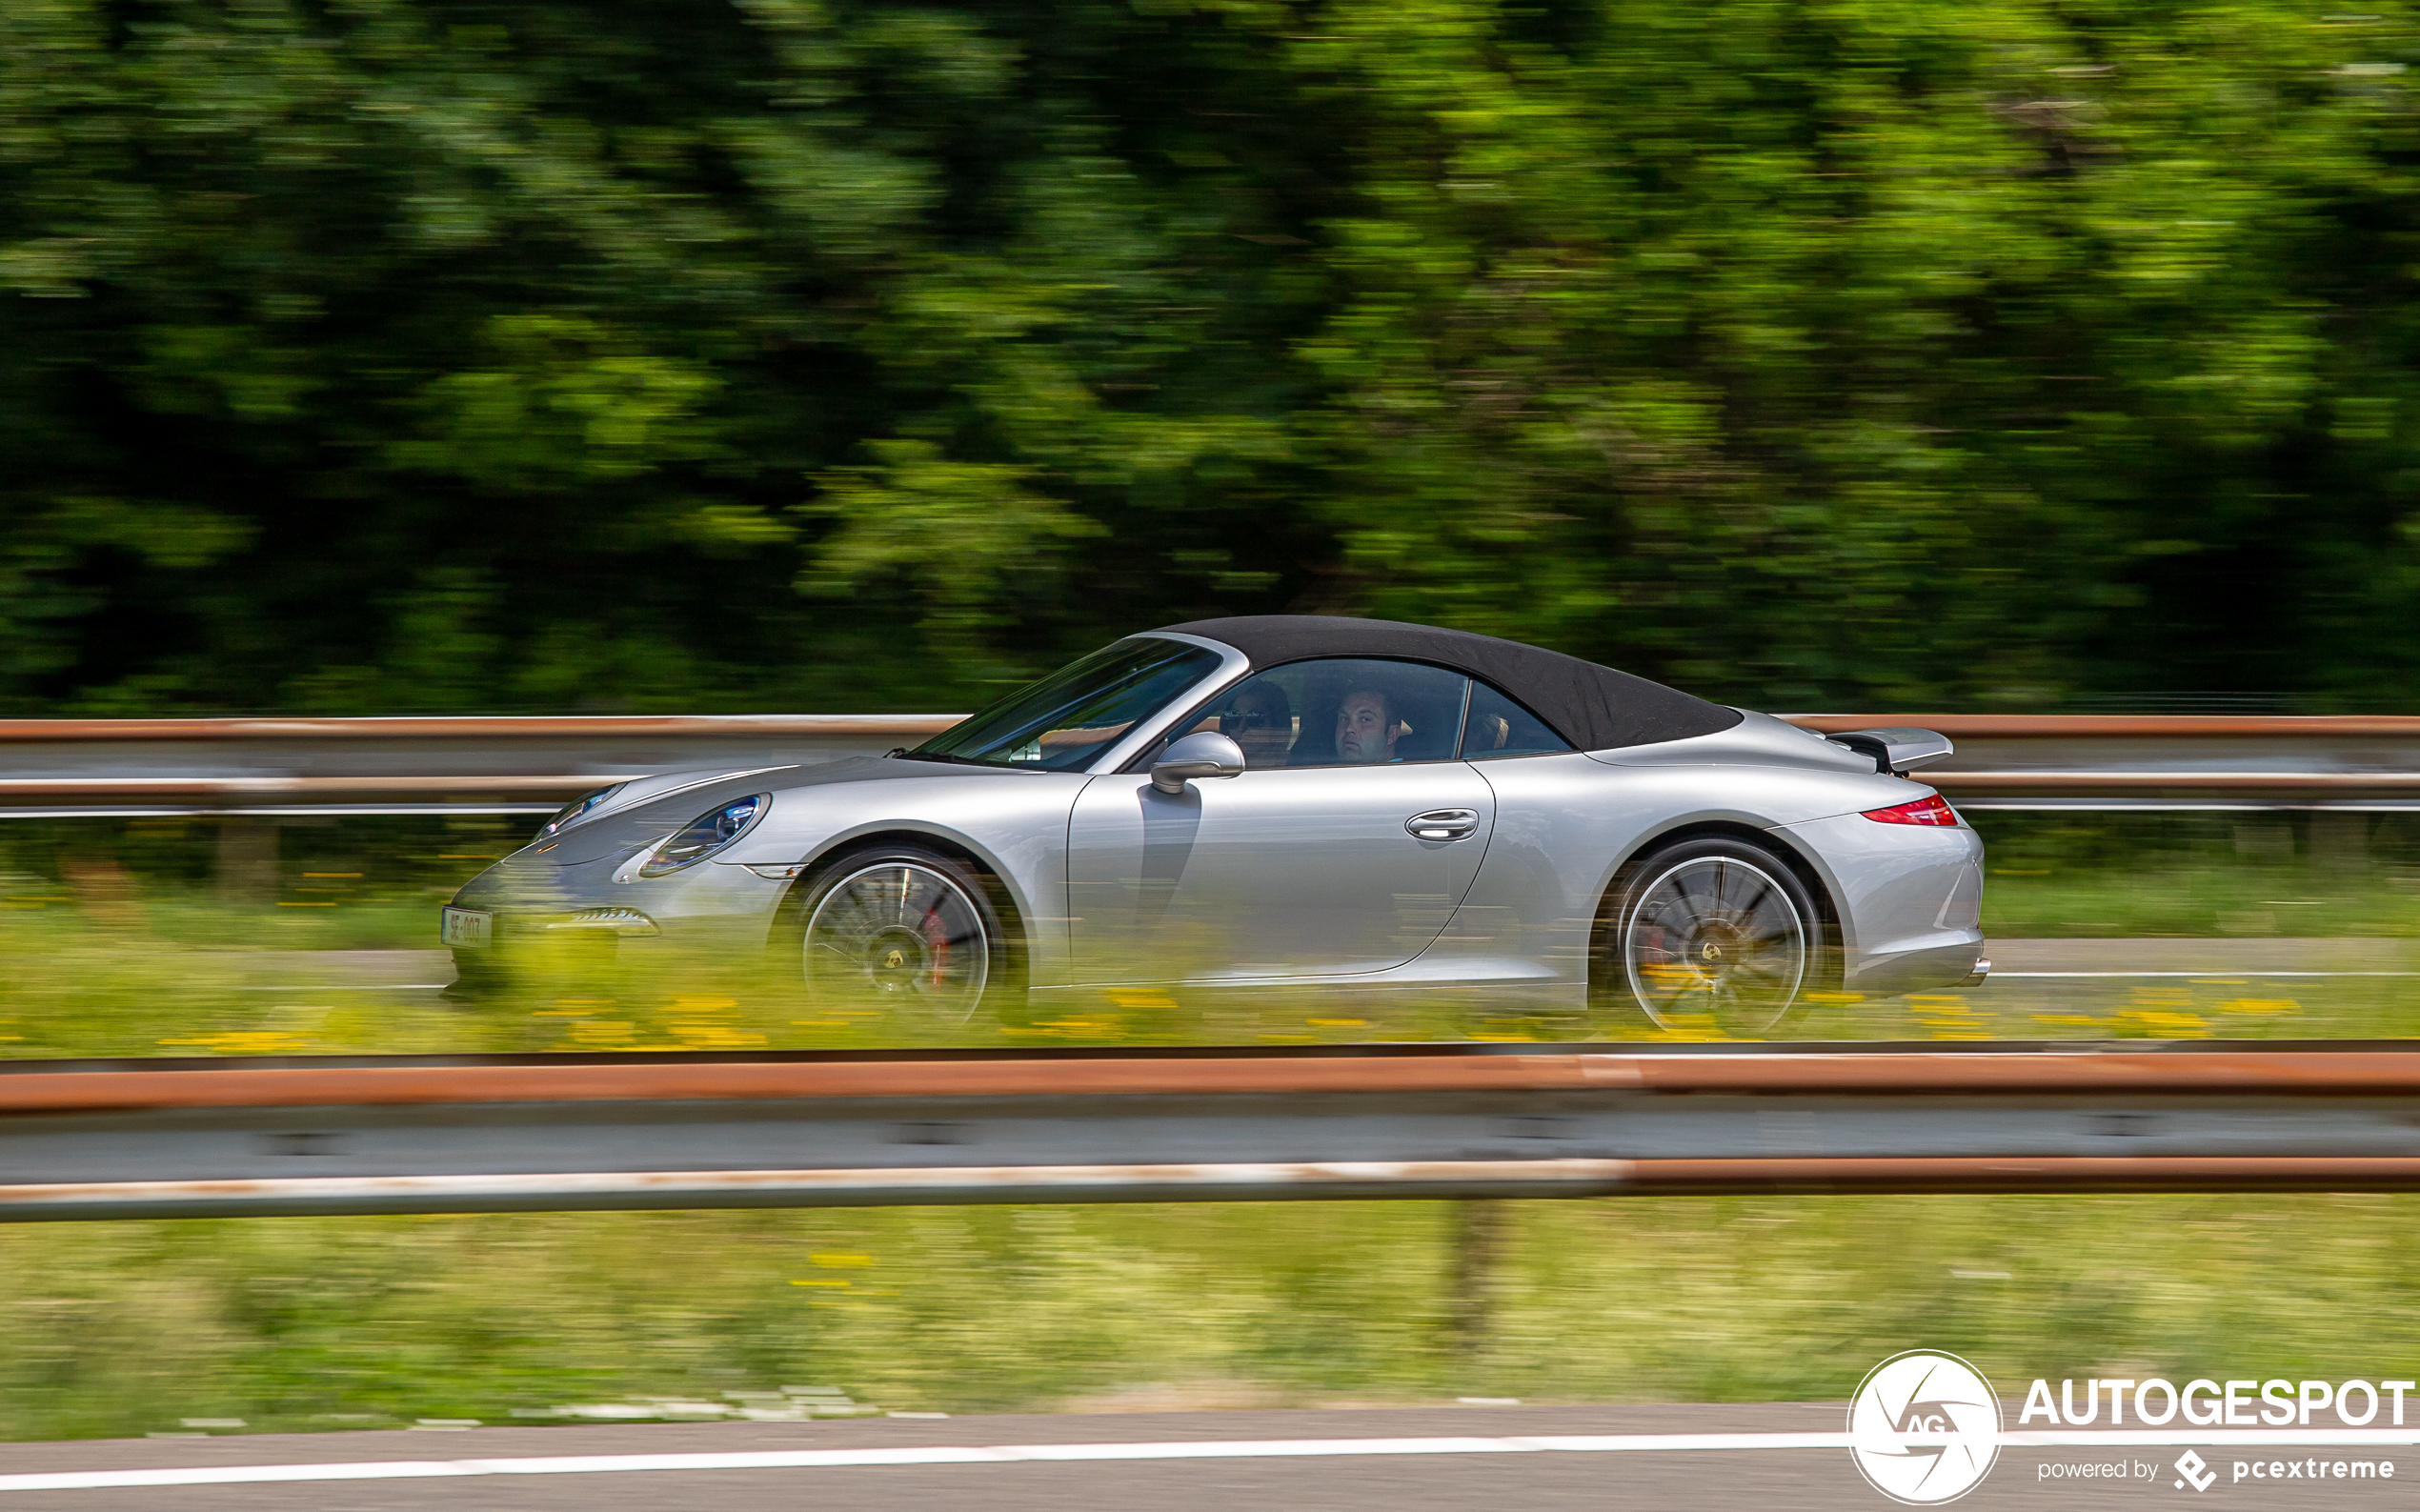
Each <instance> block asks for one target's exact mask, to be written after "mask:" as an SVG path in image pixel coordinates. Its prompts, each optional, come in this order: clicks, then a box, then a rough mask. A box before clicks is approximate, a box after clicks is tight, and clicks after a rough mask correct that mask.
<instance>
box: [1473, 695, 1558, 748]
mask: <svg viewBox="0 0 2420 1512" xmlns="http://www.w3.org/2000/svg"><path fill="white" fill-rule="evenodd" d="M1570 749H1571V742H1570V741H1568V740H1565V739H1564V738H1563V737H1562V736H1559V735H1557V734H1555V733H1554V732H1553V731H1552V730H1549V729H1547V728H1546V722H1545V721H1544V720H1543V719H1541V718H1539V717H1538V716H1536V715H1534V714H1531V713H1530V712H1529V711H1528V710H1526V709H1524V708H1523V707H1522V706H1521V705H1519V704H1517V703H1515V702H1513V701H1512V699H1510V698H1508V697H1506V696H1504V695H1503V694H1502V693H1500V692H1498V691H1497V690H1495V689H1494V688H1491V687H1489V686H1487V684H1485V683H1483V682H1479V681H1476V680H1474V681H1473V682H1472V683H1471V685H1470V712H1469V713H1468V714H1467V715H1465V716H1463V718H1462V759H1463V760H1465V761H1484V760H1486V759H1488V758H1489V757H1491V756H1544V755H1546V754H1547V753H1548V752H1553V751H1568V750H1570Z"/></svg>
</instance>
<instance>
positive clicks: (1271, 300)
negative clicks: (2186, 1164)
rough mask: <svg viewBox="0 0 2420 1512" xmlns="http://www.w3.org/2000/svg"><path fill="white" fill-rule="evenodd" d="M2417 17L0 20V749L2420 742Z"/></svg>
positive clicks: (167, 4) (1917, 12)
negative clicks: (2136, 700) (723, 721)
mask: <svg viewBox="0 0 2420 1512" xmlns="http://www.w3.org/2000/svg"><path fill="white" fill-rule="evenodd" d="M2415 54H2420V15H2415V12H2414V10H2413V8H2412V7H2411V6H2410V5H2408V4H2402V3H2396V4H2390V5H2386V6H2383V7H2379V8H2375V9H2374V10H2372V11H2370V12H2366V13H2363V14H2359V15H2338V14H2333V13H2329V12H2326V11H2325V10H2324V8H2321V7H2318V6H2301V5H2291V4H2283V3H2276V0H2243V3H2216V4H2208V5H2187V6H2169V5H2154V4H2132V5H2113V4H2107V3H2091V0H2087V3H2084V4H2071V3H2062V4H2059V5H2055V6H2054V5H2049V4H2044V3H2039V0H2019V3H2013V4H2011V3H2000V0H1994V3H1966V0H1949V3H1945V4H1941V5H1933V6H1923V7H1908V6H1905V5H1885V4H1876V3H1871V0H1843V3H1834V4H1825V5H1820V6H1796V5H1773V4H1769V3H1765V0H1724V3H1717V4H1711V5H1694V6H1692V5H1679V4H1674V3H1671V0H1597V3H1595V4H1553V3H1549V4H1543V5H1539V4H1524V5H1520V6H1513V5H1502V4H1487V3H1483V0H1467V3H1465V0H1422V3H1417V4H1405V3H1402V0H1394V3H1388V4H1383V5H1381V4H1372V3H1367V0H1332V3H1326V4H1301V5H1281V4H1274V3H1263V0H1203V3H1186V0H1148V3H1142V0H1139V3H1135V4H1131V5H1127V6H1090V7H1074V8H1070V7H1064V6H1058V7H1034V6H1023V5H1011V4H980V3H978V4H970V5H964V6H958V7H951V8H944V7H938V6H930V5H880V4H869V3H862V0H834V3H828V4H826V3H816V0H732V3H722V0H716V3H711V4H701V5H691V6H680V7H663V6H651V5H642V4H637V3H634V0H546V3H543V4H537V3H516V0H14V3H11V4H10V5H9V6H7V7H6V8H0V449H5V450H0V455H5V456H6V458H7V467H6V469H5V472H0V708H5V709H9V710H14V711H19V712H28V713H32V712H42V713H89V714H116V713H155V712H174V711H186V712H207V711H237V710H296V711H303V710H307V711H313V712H321V713H332V714H336V713H360V714H367V713H380V714H391V713H405V712H412V711H418V710H460V711H475V710H572V709H617V708H621V709H629V708H676V709H695V710H709V709H722V708H851V709H884V708H889V709H899V708H916V707H921V708H940V707H962V706H965V705H967V704H969V703H970V702H972V701H975V700H977V699H978V698H979V697H980V696H982V694H983V693H984V692H985V691H986V689H987V688H988V687H989V686H990V685H991V684H993V683H996V682H998V681H999V680H1001V679H1007V678H1015V677H1018V676H1019V675H1025V674H1030V673H1031V672H1033V671H1035V670H1037V669H1038V668H1039V667H1041V666H1044V665H1047V664H1048V663H1050V662H1051V661H1053V660H1055V659H1057V658H1059V657H1061V656H1063V655H1067V654H1068V653H1069V652H1071V651H1073V650H1076V649H1079V648H1081V647H1083V646H1085V645H1087V644H1089V643H1092V642H1096V641H1098V640H1099V639H1101V638H1103V637H1105V636H1107V635H1113V634H1119V633H1123V632H1125V631H1128V630H1132V629H1135V628H1139V627H1141V626H1145V625H1149V624H1153V623H1161V622H1166V621H1169V620H1174V619H1179V618H1183V617H1187V616H1190V615H1201V614H1210V613H1218V612H1222V611H1225V612H1251V611H1261V610H1280V609H1297V610H1314V611H1341V612H1366V613H1375V614H1382V615H1396V616H1402V617H1409V618H1417V619H1425V620H1432V621H1438V622H1444V623H1450V624H1456V625H1462V626H1465V627H1468V628H1471V629H1477V630H1483V631H1493V632H1500V633H1507V634H1513V635H1521V636H1523V637H1524V638H1528V639H1533V640H1537V641H1542V642H1544V643H1548V644H1553V645H1556V646H1559V647H1562V648H1564V649H1567V650H1571V651H1574V652H1578V653H1581V654H1583V655H1593V656H1596V657H1599V658H1602V659H1604V660H1608V661H1611V662H1614V663H1616V664H1620V665H1623V666H1627V667H1632V668H1635V669H1637V670H1639V671H1642V672H1644V673H1647V674H1650V675H1659V676H1662V677H1664V678H1667V679H1669V680H1672V681H1676V682H1679V683H1682V684H1684V685H1686V686H1689V687H1691V688H1693V689H1696V690H1699V691H1703V692H1705V693H1707V694H1710V695H1714V696H1727V697H1734V698H1741V699H1748V700H1753V701H1757V702H1761V703H1764V704H1766V705H1768V706H1780V707H1790V706H1798V707H1805V706H1816V705H1825V704H1829V705H1835V706H1839V705H1854V704H1865V705H1869V706H1870V705H1876V704H1899V705H1906V704H1910V703H1917V702H1921V703H1925V704H1930V705H1935V706H1944V705H1967V706H1977V707H1984V706H2007V707H2044V706H2048V705H2052V704H2055V703H2056V702H2058V701H2059V700H2061V699H2063V698H2070V697H2074V696H2087V695H2091V694H2095V693H2101V694H2111V693H2126V692H2130V691H2143V690H2158V689H2191V690H2209V691H2228V690H2247V689H2249V690H2260V689H2294V690H2297V691H2298V692H2299V693H2300V695H2301V696H2303V697H2304V699H2305V701H2306V705H2307V706H2309V707H2314V708H2327V707H2362V706H2383V705H2387V704H2392V703H2396V702H2398V701H2400V702H2409V701H2410V699H2411V698H2412V696H2414V694H2415V693H2416V692H2420V629H2415V628H2414V627H2415V624H2416V623H2420V621H2415V620H2414V618H2413V616H2412V615H2410V611H2409V605H2410V600H2411V596H2412V590H2413V588H2414V586H2415V584H2420V411H2415V407H2414V405H2413V404H2412V403H2411V402H2410V401H2411V400H2412V399H2413V398H2414V397H2415V395H2420V368H2416V367H2415V359H2414V358H2413V356H2412V353H2413V352H2414V351H2415V343H2414V339H2413V338H2414V336H2415V335H2420V319H2416V317H2415V313H2414V304H2413V301H2412V299H2411V297H2410V294H2411V288H2410V286H2411V282H2412V279H2413V276H2414V274H2413V267H2414V264H2413V262H2412V259H2411V257H2410V247H2411V245H2412V242H2413V239H2414V234H2415V230H2420V227H2415V221H2414V211H2413V208H2412V207H2413V206H2414V205H2415V204H2420V198H2415V196H2414V194H2413V190H2414V188H2415V187H2420V183H2416V182H2415V174H2420V111H2415V103H2416V100H2415V95H2414V92H2413V86H2412V77H2413V76H2412V75H2410V74H2408V73H2407V72H2406V71H2405V69H2406V65H2407V63H2408V62H2410V60H2411V59H2412V58H2413V57H2414V56H2415Z"/></svg>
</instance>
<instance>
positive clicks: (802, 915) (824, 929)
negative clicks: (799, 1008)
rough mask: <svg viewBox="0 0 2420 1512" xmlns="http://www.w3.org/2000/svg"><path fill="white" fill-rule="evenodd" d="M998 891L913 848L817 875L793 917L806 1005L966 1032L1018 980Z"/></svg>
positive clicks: (857, 856) (854, 859) (848, 861)
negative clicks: (874, 1012) (867, 1010)
mask: <svg viewBox="0 0 2420 1512" xmlns="http://www.w3.org/2000/svg"><path fill="white" fill-rule="evenodd" d="M997 886H998V883H997V882H996V881H995V880H994V879H992V878H991V877H987V876H985V875H984V874H982V873H981V872H978V871H977V870H976V869H975V868H974V867H971V866H969V865H968V864H967V863H966V862H964V861H962V860H959V859H958V857H952V856H946V855H943V854H941V853H940V852H938V851H929V850H925V849H924V848H922V847H920V846H913V845H897V846H883V847H881V848H879V849H876V850H867V851H859V852H856V853H854V854H852V855H849V856H844V857H839V858H838V859H837V860H835V861H832V862H830V863H827V864H826V865H824V866H822V867H819V868H817V871H816V873H815V874H814V875H813V876H812V877H809V878H808V880H807V882H806V883H805V884H804V892H803V894H802V896H801V897H799V899H798V901H797V904H796V905H795V908H794V910H793V917H794V918H795V919H796V921H797V922H796V925H795V927H796V928H797V931H798V933H797V946H798V953H799V954H798V969H799V974H800V977H801V978H802V979H803V981H804V982H805V985H806V988H807V993H808V996H809V997H810V998H812V999H813V1000H814V1001H815V1002H816V1003H817V1005H819V1006H827V1007H836V1008H837V1007H852V1006H855V1007H865V1008H871V1009H875V1010H877V1011H879V1012H881V1013H883V1014H884V1015H885V1016H887V1017H892V1018H898V1019H901V1020H905V1021H910V1022H916V1023H921V1024H924V1025H928V1026H931V1027H934V1028H958V1027H961V1026H963V1025H964V1024H966V1023H967V1022H968V1021H969V1020H971V1019H973V1018H975V1016H976V1014H977V1012H978V1009H980V1008H981V1007H982V1006H983V1005H984V1003H985V1000H986V999H987V998H998V996H1000V995H1002V994H1004V993H1005V992H1007V991H1008V990H1009V989H1010V985H1011V983H1010V978H1011V977H1012V976H1013V975H1014V973H1013V971H1012V965H1013V963H1012V961H1011V959H1010V950H1009V944H1010V938H1009V933H1008V930H1007V927H1006V926H1005V924H1004V923H1003V921H1002V919H1001V917H1000V909H999V907H998V905H997V904H996V903H995V901H994V899H993V896H992V894H993V889H994V888H996V887H997Z"/></svg>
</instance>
